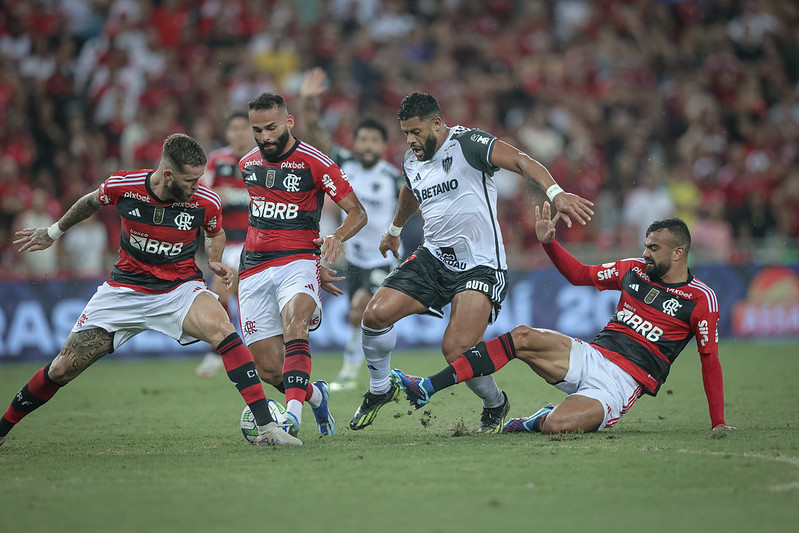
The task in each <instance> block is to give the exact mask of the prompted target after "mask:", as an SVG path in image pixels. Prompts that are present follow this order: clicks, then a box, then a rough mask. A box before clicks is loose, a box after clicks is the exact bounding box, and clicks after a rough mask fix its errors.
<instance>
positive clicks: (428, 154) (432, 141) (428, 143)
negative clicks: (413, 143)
mask: <svg viewBox="0 0 799 533" xmlns="http://www.w3.org/2000/svg"><path fill="white" fill-rule="evenodd" d="M434 155H436V136H435V135H433V133H432V132H431V133H430V136H429V137H428V138H427V139H425V141H424V146H422V159H421V160H422V161H430V160H431V159H433V156H434Z"/></svg>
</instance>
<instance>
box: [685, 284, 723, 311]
mask: <svg viewBox="0 0 799 533" xmlns="http://www.w3.org/2000/svg"><path fill="white" fill-rule="evenodd" d="M688 286H689V287H693V288H695V289H697V290H699V291H701V292H702V293H703V294H704V295H705V297H706V298H707V300H708V308H709V310H710V312H711V313H718V311H719V303H718V300H717V299H716V293H715V292H713V289H711V288H710V287H708V286H707V285H705V284H704V283H702V282H701V281H699V280H698V279H696V278H694V280H693V281H691V283H689V284H688Z"/></svg>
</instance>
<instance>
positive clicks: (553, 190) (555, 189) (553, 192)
mask: <svg viewBox="0 0 799 533" xmlns="http://www.w3.org/2000/svg"><path fill="white" fill-rule="evenodd" d="M562 192H563V189H562V188H561V186H560V185H558V184H557V183H556V184H555V185H552V186H551V187H550V188H549V189H547V198H549V201H550V202H554V201H555V196H557V195H558V194H559V193H562Z"/></svg>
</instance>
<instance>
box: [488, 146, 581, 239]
mask: <svg viewBox="0 0 799 533" xmlns="http://www.w3.org/2000/svg"><path fill="white" fill-rule="evenodd" d="M491 163H492V164H494V165H496V166H498V167H501V168H504V169H506V170H510V171H511V172H516V173H517V174H521V175H522V176H524V177H525V179H527V180H528V181H531V182H535V183H536V184H538V186H539V187H541V188H542V189H543V190H544V191H546V193H547V197H549V199H550V200H551V201H552V203H553V204H554V205H555V207H556V208H557V210H558V215H559V216H560V218H562V219H563V220H564V221H565V222H566V226H567V227H569V228H570V227H572V220H571V219H572V217H574V219H575V220H576V221H577V222H579V223H580V224H583V225H585V224H586V223H588V222H589V221H590V220H591V216H592V215H593V214H594V211H593V210H592V209H591V207H593V205H594V203H593V202H590V201H588V200H586V199H585V198H582V197H580V196H577V195H576V194H572V193H568V192H566V191H564V190H563V189H561V188H560V186H559V185H558V184H557V182H556V181H555V178H553V177H552V175H551V174H550V173H549V171H548V170H547V169H546V168H545V167H544V165H542V164H541V163H539V162H538V161H536V160H535V159H533V158H532V157H530V156H529V155H527V154H526V153H524V152H522V151H521V150H519V149H517V148H514V147H513V146H511V145H509V144H508V143H506V142H504V141H501V140H499V139H497V140H496V142H495V143H494V148H493V150H492V151H491Z"/></svg>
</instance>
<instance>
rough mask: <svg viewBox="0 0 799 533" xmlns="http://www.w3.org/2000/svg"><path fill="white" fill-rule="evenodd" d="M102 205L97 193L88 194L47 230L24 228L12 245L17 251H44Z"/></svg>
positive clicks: (16, 235)
mask: <svg viewBox="0 0 799 533" xmlns="http://www.w3.org/2000/svg"><path fill="white" fill-rule="evenodd" d="M102 207H103V204H101V203H100V200H99V199H98V194H97V191H96V190H95V191H94V192H90V193H89V194H87V195H85V196H83V197H82V198H81V199H80V200H78V201H77V202H75V203H74V204H72V207H70V208H69V209H68V210H67V212H66V213H64V216H62V217H61V219H60V220H59V221H58V222H56V223H55V224H53V225H52V226H50V227H49V228H35V229H34V228H25V229H22V230H19V231H18V232H16V233H15V235H14V236H15V237H16V240H14V244H19V245H20V247H19V251H20V252H24V251H25V250H28V251H31V252H35V251H36V250H44V249H47V248H49V247H50V246H52V245H53V243H54V242H55V240H56V239H57V238H58V237H60V236H61V235H62V234H63V233H64V232H65V231H67V230H68V229H69V228H71V227H72V226H74V225H75V224H78V223H80V222H83V221H84V220H86V219H87V218H89V217H90V216H92V215H93V214H95V213H96V212H97V211H99V210H100V209H102Z"/></svg>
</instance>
